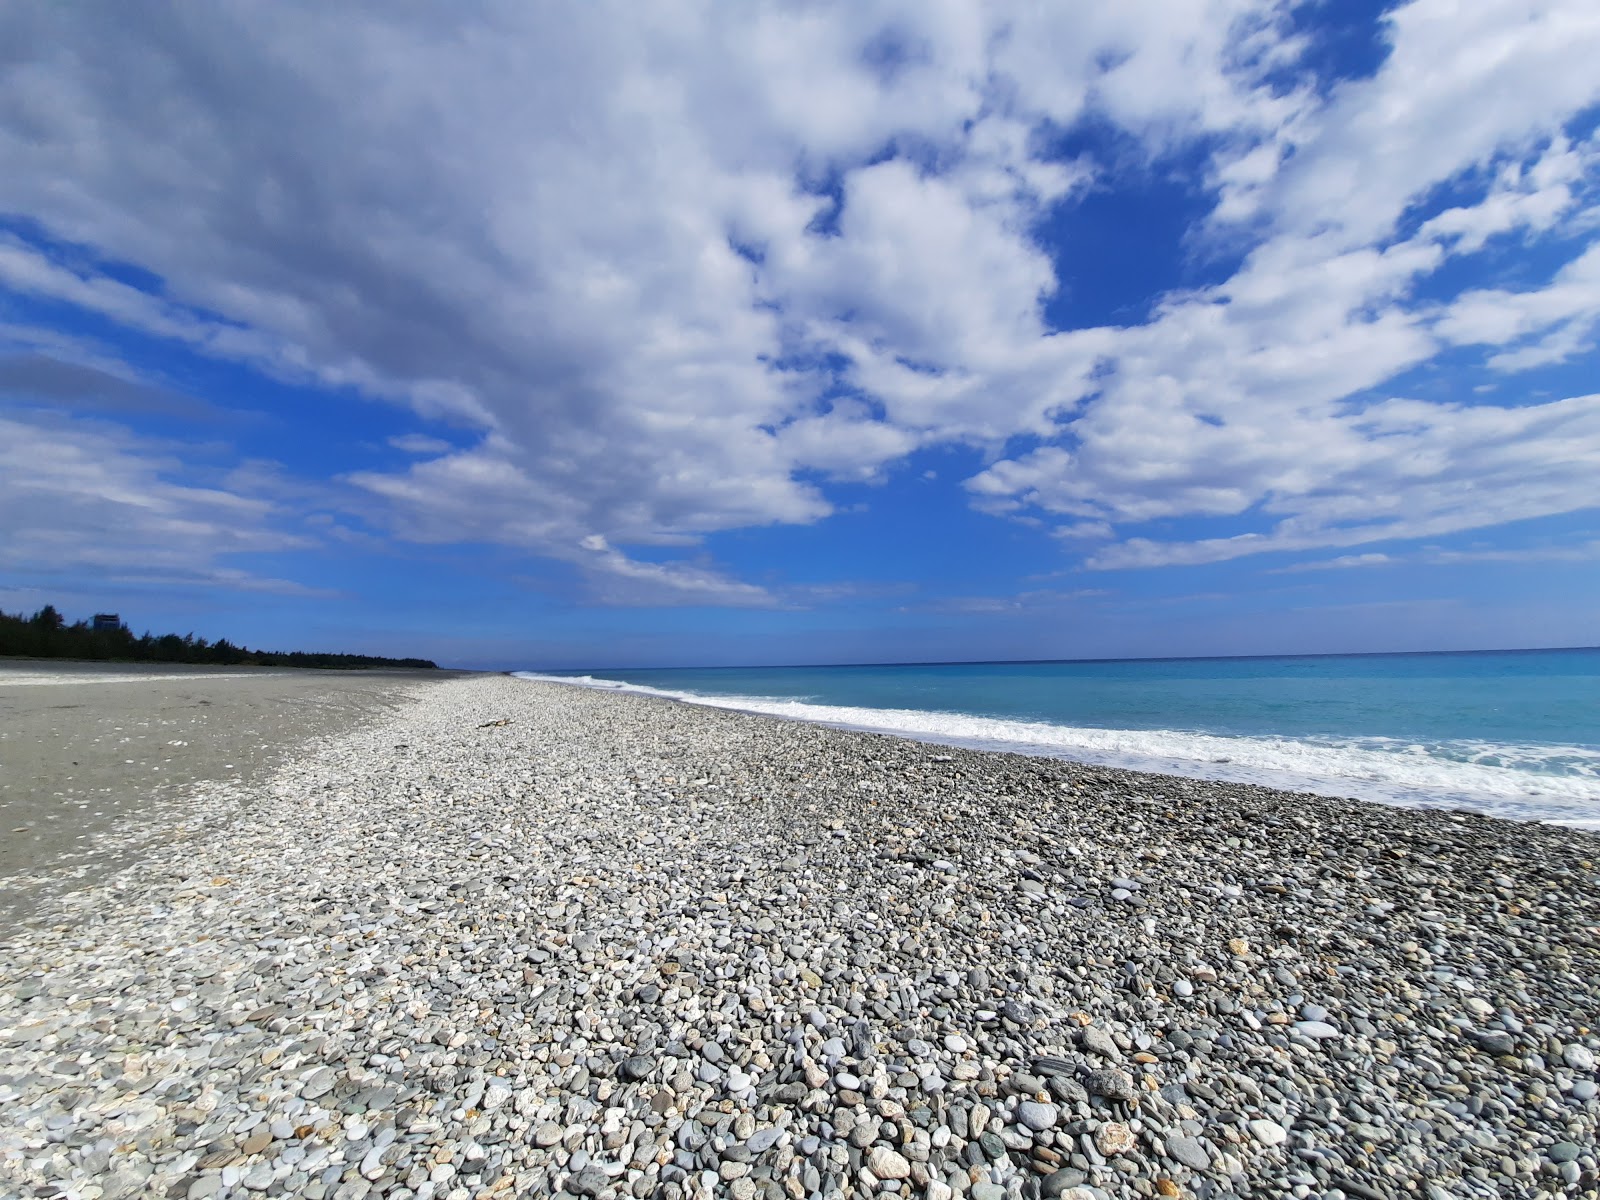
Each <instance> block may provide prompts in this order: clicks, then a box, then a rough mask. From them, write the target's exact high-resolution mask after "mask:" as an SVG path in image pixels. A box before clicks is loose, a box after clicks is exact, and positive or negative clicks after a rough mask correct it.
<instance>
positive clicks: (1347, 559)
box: [1273, 553, 1395, 575]
mask: <svg viewBox="0 0 1600 1200" xmlns="http://www.w3.org/2000/svg"><path fill="white" fill-rule="evenodd" d="M1394 562H1395V559H1393V558H1391V557H1390V556H1389V555H1387V554H1377V553H1370V554H1341V555H1340V556H1339V557H1338V558H1324V559H1319V560H1317V561H1314V562H1301V563H1294V564H1292V565H1290V566H1287V567H1276V568H1274V570H1273V573H1274V574H1276V575H1298V574H1301V573H1303V572H1306V571H1344V570H1348V569H1349V568H1351V567H1387V566H1390V565H1392V564H1393V563H1394Z"/></svg>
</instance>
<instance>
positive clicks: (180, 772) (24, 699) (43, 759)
mask: <svg viewBox="0 0 1600 1200" xmlns="http://www.w3.org/2000/svg"><path fill="white" fill-rule="evenodd" d="M464 674H466V673H465V672H456V671H408V670H397V671H389V670H384V671H304V670H301V671H297V670H285V669H277V668H248V667H233V668H227V667H214V668H205V667H185V666H178V665H172V664H164V663H149V664H130V663H73V662H50V661H39V660H25V659H7V660H3V661H0V936H3V935H4V934H5V933H6V932H7V931H8V930H9V929H11V928H14V927H15V926H16V925H17V924H19V923H20V922H23V921H26V920H28V919H29V918H30V917H31V916H32V915H33V914H34V912H35V911H36V909H37V907H38V905H39V902H40V901H41V900H42V899H43V898H45V897H47V896H50V895H56V894H59V893H61V892H63V891H68V890H71V889H73V888H75V887H79V886H83V885H84V884H87V883H93V882H95V880H96V879H97V878H98V877H99V876H100V875H102V874H104V873H106V872H109V871H111V870H113V869H114V868H116V867H117V866H120V865H123V864H125V863H126V862H127V860H128V859H129V857H130V856H131V855H133V854H136V853H137V852H138V850H139V848H140V847H142V846H147V845H149V844H151V843H152V842H155V841H166V840H170V839H171V838H172V837H173V836H175V835H176V834H179V833H180V831H182V830H183V822H184V816H185V813H184V808H183V805H182V804H181V803H179V801H180V800H181V797H182V795H183V793H184V792H185V790H186V789H188V788H191V787H194V786H196V785H199V784H207V785H211V786H213V787H231V788H236V789H238V790H239V792H240V794H241V797H242V796H243V795H245V794H246V788H247V787H248V785H250V784H252V783H256V782H259V781H262V780H264V779H265V778H267V777H268V775H269V774H270V771H271V769H272V768H273V767H275V766H276V765H278V764H279V763H281V762H282V761H283V759H284V756H285V755H286V754H288V753H289V752H290V751H292V750H294V749H295V748H296V747H298V746H300V745H302V744H304V743H305V742H306V741H308V740H310V739H312V738H319V737H322V736H329V735H333V734H336V733H339V732H341V731H343V730H345V729H348V728H350V727H351V726H352V725H354V724H356V723H357V722H360V721H362V720H363V719H366V718H368V717H370V716H373V715H376V714H377V713H379V712H382V711H387V710H392V709H394V708H396V707H398V706H400V705H402V704H404V703H405V697H406V695H407V694H408V693H409V692H411V691H413V690H414V689H415V688H416V687H417V686H418V685H420V684H424V683H428V682H434V681H442V680H445V679H452V678H459V677H460V676H462V675H464Z"/></svg>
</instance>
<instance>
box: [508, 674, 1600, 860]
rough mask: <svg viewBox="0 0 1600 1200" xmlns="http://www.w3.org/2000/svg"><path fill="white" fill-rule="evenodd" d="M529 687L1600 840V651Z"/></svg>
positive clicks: (571, 679)
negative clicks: (1583, 832)
mask: <svg viewBox="0 0 1600 1200" xmlns="http://www.w3.org/2000/svg"><path fill="white" fill-rule="evenodd" d="M519 674H524V675H526V676H527V677H529V678H543V679H560V680H562V681H563V682H567V683H573V684H579V685H582V686H588V687H604V688H616V689H625V690H629V691H639V692H647V693H651V694H655V695H663V696H669V697H672V698H675V699H678V700H684V701H688V702H692V703H698V704H708V705H715V706H718V707H725V708H736V709H743V710H747V711H750V712H760V713H770V714H773V715H777V716H783V717H791V718H795V719H799V720H805V721H817V722H822V723H825V724H829V725H839V726H845V727H848V728H853V729H870V730H877V731H881V732H886V733H895V734H900V735H903V736H908V737H914V738H920V739H922V740H925V741H932V742H941V743H946V744H952V745H962V746H975V747H979V748H983V749H996V750H1011V751H1016V752H1019V753H1024V754H1040V755H1051V756H1057V757H1062V758H1070V759H1075V760H1078V761H1081V762H1092V763H1102V764H1110V765H1115V766H1122V767H1132V768H1136V769H1139V770H1149V771H1162V772H1166V773H1169V774H1178V775H1189V776H1195V777H1200V778H1208V779H1229V780H1236V781H1243V782H1250V783H1263V784H1267V785H1269V786H1272V787H1279V788H1286V789H1292V790H1296V791H1309V792H1318V793H1322V794H1325V795H1336V796H1359V797H1362V798H1365V799H1371V800H1380V801H1384V802H1387V803H1392V804H1402V805H1429V806H1446V807H1462V808H1471V809H1475V810H1478V811H1481V812H1487V813H1492V814H1494V815H1497V816H1503V817H1510V818H1515V819H1524V820H1544V821H1555V822H1560V823H1562V824H1568V825H1578V826H1586V827H1589V828H1595V829H1600V649H1580V650H1514V651H1486V652H1479V653H1460V654H1372V655H1328V656H1323V655H1318V656H1304V657H1285V658H1209V659H1141V660H1130V661H1114V662H1112V661H1095V662H1028V663H1013V662H1006V663H941V664H916V665H905V666H835V667H737V668H734V667H727V668H706V669H696V670H683V669H672V670H665V669H663V670H629V671H604V672H596V673H593V674H581V673H577V672H570V673H567V672H563V673H537V672H519Z"/></svg>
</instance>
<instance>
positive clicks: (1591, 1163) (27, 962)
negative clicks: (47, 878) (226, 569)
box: [0, 676, 1600, 1200]
mask: <svg viewBox="0 0 1600 1200" xmlns="http://www.w3.org/2000/svg"><path fill="white" fill-rule="evenodd" d="M319 679H320V677H319ZM88 686H92V685H57V686H54V687H53V688H52V690H51V691H50V695H49V697H48V698H47V699H46V698H43V694H42V690H41V691H39V692H35V693H31V694H30V696H29V697H28V698H24V699H21V700H18V699H17V696H18V694H19V693H21V692H23V690H24V689H23V687H22V686H21V685H18V686H16V687H13V688H11V689H5V688H4V687H0V696H3V697H4V698H5V700H6V702H7V703H9V704H12V705H14V706H16V707H15V708H14V709H13V710H11V711H17V712H23V713H25V714H26V713H28V712H30V711H31V712H32V713H33V715H32V716H28V717H26V719H28V720H34V721H36V722H38V724H36V725H35V726H32V727H31V728H33V729H35V731H36V732H35V734H34V736H33V738H32V739H31V740H32V741H33V742H34V743H36V757H35V758H34V759H32V760H28V761H29V762H31V763H32V765H31V766H29V767H28V768H27V769H28V770H29V771H31V772H32V773H33V776H32V777H34V778H38V779H47V778H52V777H54V776H52V775H51V772H52V771H56V772H59V771H60V770H61V769H62V768H61V764H60V758H61V757H62V756H64V755H65V754H66V753H67V752H68V751H69V750H70V751H71V752H72V753H73V754H78V755H81V754H85V753H87V752H88V751H87V750H86V749H85V748H84V747H85V743H84V742H83V741H82V738H81V736H79V735H77V734H75V735H74V736H78V737H79V740H77V741H73V740H71V739H70V738H69V737H67V736H66V735H65V734H63V735H62V736H61V737H60V738H59V740H47V738H46V735H47V734H48V733H49V731H51V730H58V731H59V730H64V729H67V728H69V727H70V728H73V729H75V730H82V731H84V734H85V735H86V734H87V733H89V732H93V731H95V730H99V731H100V732H99V734H98V736H100V737H101V738H105V737H107V736H108V733H107V731H108V730H109V731H111V732H118V731H117V730H116V729H115V726H114V725H112V724H111V722H114V721H118V720H120V721H121V722H122V723H123V728H122V729H121V730H120V732H121V733H123V734H126V733H128V722H129V721H131V720H134V719H136V717H135V715H134V714H136V713H145V714H149V713H153V712H157V711H160V712H164V713H166V714H167V715H166V716H165V717H163V718H161V719H162V720H170V721H172V722H174V723H173V724H170V725H167V724H152V725H151V726H150V727H149V729H148V730H147V731H146V730H141V731H140V735H141V736H143V737H144V738H145V741H144V743H142V744H141V745H140V746H139V747H138V748H137V749H136V750H129V751H122V750H117V751H113V750H111V749H110V748H107V749H105V750H104V751H103V752H102V763H101V766H100V767H99V768H98V769H99V770H101V771H102V773H101V774H99V775H98V776H96V777H95V779H96V784H95V786H96V787H112V788H119V787H126V788H129V789H131V790H132V791H134V792H138V791H139V789H140V788H143V787H145V786H146V783H145V782H144V781H148V780H149V778H150V776H151V775H154V774H155V772H154V771H153V770H152V771H150V772H149V774H146V768H148V767H149V765H150V764H151V763H152V762H155V761H158V760H159V757H160V755H161V754H162V753H163V752H162V751H161V750H159V749H158V747H161V746H165V745H167V744H168V743H170V742H173V741H190V740H193V739H195V738H202V736H203V740H204V741H205V742H206V743H207V745H209V746H210V747H211V749H209V750H207V751H206V754H207V755H209V757H205V758H203V759H202V758H198V757H197V758H193V759H190V760H187V761H188V763H189V765H186V766H185V767H184V768H183V771H184V772H187V778H188V779H189V780H190V782H188V783H185V784H181V785H180V784H178V783H176V782H175V779H176V776H177V775H178V774H179V772H178V770H177V766H176V760H175V761H174V763H173V764H172V765H171V768H170V777H169V784H170V786H172V788H173V790H175V791H176V792H178V793H181V796H182V807H183V809H184V811H185V813H186V817H185V820H184V821H182V822H179V823H176V824H174V823H167V824H165V825H164V826H163V828H165V829H166V830H167V833H166V834H165V835H164V836H163V837H161V838H156V839H150V840H146V841H145V842H143V843H142V844H140V845H139V847H138V850H137V853H136V854H132V855H129V856H128V857H127V858H125V859H124V860H122V861H121V862H120V863H119V864H114V865H107V866H105V867H104V868H103V869H101V870H97V871H96V872H95V873H94V874H93V876H92V877H88V878H85V879H84V880H83V882H86V883H89V884H91V886H88V887H85V888H82V889H80V890H77V891H74V892H71V893H70V894H66V895H59V896H57V895H52V896H46V897H44V898H43V899H42V900H41V901H40V902H39V903H38V905H37V908H36V911H35V912H34V913H33V919H32V920H30V921H28V922H26V923H14V924H13V926H12V927H11V929H10V931H9V936H8V940H6V941H5V942H4V943H3V944H0V945H3V962H4V967H3V974H0V1193H4V1194H8V1195H10V1194H15V1195H41V1196H42V1195H72V1196H83V1197H96V1196H98V1197H103V1198H111V1197H125V1196H135V1195H158V1196H176V1197H187V1198H190V1200H207V1198H210V1197H243V1196H251V1195H274V1194H282V1195H303V1196H308V1197H312V1198H313V1200H315V1198H319V1197H338V1198H340V1200H361V1198H363V1197H369V1196H385V1197H392V1198H395V1200H410V1198H412V1197H416V1198H419V1200H434V1198H448V1200H468V1198H470V1197H476V1196H506V1197H510V1196H520V1195H527V1196H558V1197H582V1196H588V1197H600V1198H603V1200H608V1198H611V1197H623V1196H635V1197H646V1196H662V1197H669V1198H672V1200H680V1198H682V1197H689V1196H723V1195H728V1196H733V1197H737V1198H738V1200H753V1198H754V1197H758V1196H760V1197H772V1198H774V1200H776V1198H778V1197H788V1198H790V1200H811V1198H813V1197H815V1198H818V1200H822V1198H830V1200H831V1198H834V1197H847V1196H865V1195H876V1194H884V1195H894V1196H905V1197H911V1196H915V1197H926V1198H928V1200H952V1198H953V1197H955V1196H958V1195H961V1196H970V1197H973V1198H974V1200H1003V1198H1006V1197H1013V1198H1016V1197H1032V1196H1050V1197H1057V1196H1061V1197H1067V1198H1068V1200H1106V1198H1110V1197H1122V1196H1139V1197H1153V1196H1193V1197H1199V1198H1204V1200H1212V1198H1218V1200H1220V1198H1222V1197H1229V1196H1247V1195H1252V1196H1253V1195H1261V1196H1274V1197H1277V1196H1293V1197H1296V1198H1297V1200H1305V1198H1308V1197H1317V1198H1319V1200H1348V1198H1351V1197H1354V1198H1356V1200H1371V1198H1373V1197H1384V1198H1390V1197H1393V1198H1399V1197H1406V1198H1410V1197H1426V1198H1427V1200H1448V1198H1450V1197H1469V1196H1470V1197H1498V1196H1527V1197H1535V1196H1549V1197H1555V1196H1579V1195H1594V1194H1595V1189H1596V1187H1597V1183H1600V1159H1597V1156H1596V1146H1595V1129H1596V1124H1597V1120H1600V1099H1597V1090H1600V1076H1597V1068H1596V1054H1597V1053H1600V1034H1597V1032H1596V1030H1595V1028H1594V1027H1595V1026H1596V1025H1597V1024H1600V899H1597V896H1600V889H1597V883H1600V877H1597V872H1596V866H1597V863H1600V836H1596V835H1594V834H1590V833H1585V832H1581V831H1575V830H1569V829H1562V828H1557V827H1551V826H1539V825H1521V824H1512V823H1509V822H1503V821H1497V820H1494V819H1492V818H1486V817H1478V816H1473V815H1468V814H1462V813H1450V812H1438V811H1418V810H1401V809H1390V808H1383V807H1379V806H1376V805H1369V804H1363V803H1359V802H1356V801H1348V800H1337V799H1329V798H1321V797H1309V796H1294V795H1289V794H1285V793H1280V792H1274V791H1270V790H1268V789H1265V788H1260V787H1251V786H1248V785H1225V784H1214V783H1206V782H1200V781H1194V780H1185V779H1176V778H1170V777H1164V776H1155V775H1140V774H1134V773H1130V772H1123V771H1116V770H1111V769H1106V768H1098V767H1094V768H1091V767H1082V766H1078V765H1075V764H1072V763H1067V762H1059V761H1053V760H1042V759H1028V758H1021V757H1016V756H1010V755H994V754H984V753H980V752H975V751H963V750H955V749H946V748H942V747H937V746H929V745H925V744H921V743H916V742H910V741H903V740H899V739H895V738H887V737H880V736H876V735H871V734H861V733H853V732H847V731H840V730H834V729H827V728H823V727H818V726H811V725H804V724H798V723H793V722H784V721H779V720H774V719H771V718H766V717H757V716H750V715H746V714H741V713H736V712H731V711H721V710H709V709H701V708H694V707H690V706H687V705H682V704H675V703H671V702H667V701H663V700H659V699H655V698H652V697H646V696H638V695H622V694H616V693H611V692H600V691H584V690H580V689H575V688H570V687H562V686H559V685H554V684H540V683H530V682H524V681H519V680H513V679H508V678H503V677H495V676H479V677H474V678H468V679H459V680H449V681H443V682H438V683H431V684H426V685H423V684H419V683H416V682H410V681H400V680H395V681H391V682H387V683H385V684H383V685H382V686H378V685H374V684H372V683H371V682H366V683H361V682H358V681H349V682H345V681H340V680H336V679H330V680H326V681H321V682H319V683H318V684H316V685H315V686H316V687H320V688H321V689H323V690H321V691H315V690H306V691H300V692H296V691H295V690H294V689H295V688H297V687H304V688H307V689H311V688H312V687H313V685H311V684H300V683H291V682H286V681H281V680H279V679H277V678H276V677H263V678H259V679H251V680H245V681H239V680H227V679H221V678H217V679H213V680H200V679H192V678H187V677H186V678H184V679H182V680H172V681H168V680H160V681H145V682H142V683H141V682H133V681H130V682H126V683H123V684H117V685H112V684H106V685H104V686H95V687H94V690H93V692H92V693H90V692H89V691H88ZM117 688H126V689H129V690H128V691H127V692H126V693H125V695H126V699H125V700H116V701H112V700H110V699H108V697H111V696H114V695H119V694H122V693H118V692H117V691H116V689H117ZM230 688H232V689H233V691H232V692H231V693H229V691H228V689H230ZM133 689H139V690H137V691H135V690H133ZM80 693H81V694H82V695H84V696H85V697H86V700H85V701H84V703H85V704H86V706H87V708H88V709H89V711H88V712H82V711H79V712H78V713H77V715H76V716H74V715H73V714H72V710H56V709H46V708H45V707H44V706H45V705H46V704H51V705H53V704H56V703H58V702H59V703H62V704H70V703H73V702H74V700H73V697H74V695H76V694H80ZM230 694H231V696H232V700H231V701H230V700H228V699H227V696H228V695H230ZM89 697H92V698H89ZM152 698H154V699H156V700H158V701H159V704H156V703H152ZM202 698H205V699H211V700H212V701H213V703H212V704H211V705H210V706H206V707H208V708H209V709H210V710H212V711H211V712H210V713H209V714H208V716H207V717H206V720H205V721H204V723H203V724H197V723H196V722H198V720H199V718H198V717H194V716H190V715H185V714H189V713H191V712H192V709H191V708H188V707H185V705H192V706H198V705H199V700H200V699H202ZM228 703H232V704H233V705H234V706H235V707H234V708H233V709H232V710H231V711H232V715H231V716H229V717H228V720H227V722H226V723H224V722H222V721H221V720H220V717H221V713H220V712H218V711H216V710H218V709H220V708H221V707H222V706H223V705H225V704H228ZM116 704H122V705H124V707H123V708H121V709H118V708H115V707H107V706H108V705H116ZM160 705H166V706H167V707H165V708H161V707H160ZM46 714H49V715H46ZM119 714H120V715H119ZM9 719H10V718H9V717H8V720H9ZM151 719H152V720H154V718H151ZM185 722H187V724H184V723H185ZM273 722H277V723H276V724H274V723H273ZM224 724H226V725H227V728H226V729H225V728H224ZM246 725H248V726H250V729H251V731H250V732H249V733H245V732H243V731H242V727H243V726H246ZM16 728H17V727H16V726H15V725H13V726H11V727H10V731H11V732H12V733H13V734H15V732H16ZM228 739H232V741H231V742H230V741H229V740H228ZM14 740H15V738H14V737H13V738H12V739H8V741H7V742H6V743H3V744H0V745H3V746H4V747H5V748H6V749H5V753H6V754H8V755H11V754H13V753H14V752H13V751H12V750H11V749H10V747H11V745H12V742H13V741H14ZM252 742H253V743H254V744H256V745H257V746H258V747H260V748H261V754H260V756H259V757H258V758H257V759H256V760H255V763H256V765H255V766H253V767H247V768H241V759H243V758H244V757H245V756H244V755H243V754H242V753H240V752H239V750H238V748H239V747H242V746H244V745H245V744H246V743H252ZM89 744H93V743H89ZM121 744H122V743H120V742H119V743H117V745H119V746H120V745H121ZM268 746H276V751H274V752H269V751H268V750H267V749H266V747H268ZM286 748H287V752H286ZM117 754H120V755H121V757H122V758H123V759H134V760H135V761H134V763H133V764H131V765H130V764H128V763H126V762H123V763H122V764H120V765H121V766H122V767H125V768H127V770H126V771H125V772H122V773H120V774H119V773H118V771H117V770H116V766H117V764H116V763H115V762H113V761H112V760H113V759H114V758H115V757H116V755H117ZM4 761H5V763H6V766H7V769H8V771H9V770H12V769H13V768H12V762H13V761H14V759H13V758H6V759H5V760H4ZM69 761H71V760H70V759H69ZM76 761H78V762H80V763H82V762H84V761H87V760H86V759H85V758H83V757H78V758H77V759H76ZM219 763H220V764H222V765H221V766H220V767H219V766H218V764H219ZM228 763H232V764H233V767H231V768H230V767H227V766H226V764H228ZM134 767H139V768H140V770H139V771H137V772H135V771H134V769H133V768H134ZM230 770H241V771H245V770H247V771H248V773H241V774H240V775H239V777H238V778H234V777H233V776H230V775H227V774H225V773H223V772H226V771H230ZM223 785H226V786H223ZM74 794H76V795H79V796H87V795H89V794H90V791H89V790H88V789H87V786H86V787H85V789H84V790H82V791H80V792H77V793H74ZM30 803H35V802H32V801H30ZM141 803H143V801H140V800H138V799H130V800H128V801H126V804H125V807H123V808H121V809H118V810H116V811H114V812H113V811H111V810H109V809H107V810H104V813H105V815H104V819H105V820H106V821H107V822H110V823H112V824H116V823H117V821H118V820H119V819H120V818H119V814H120V817H122V818H125V817H132V818H134V819H135V820H137V818H138V817H139V816H140V815H141V814H140V809H139V805H140V804H141ZM8 811H10V810H8ZM33 811H38V810H33ZM7 823H8V826H9V825H21V824H23V823H24V822H23V821H22V820H16V819H13V818H12V817H9V816H8V817H7Z"/></svg>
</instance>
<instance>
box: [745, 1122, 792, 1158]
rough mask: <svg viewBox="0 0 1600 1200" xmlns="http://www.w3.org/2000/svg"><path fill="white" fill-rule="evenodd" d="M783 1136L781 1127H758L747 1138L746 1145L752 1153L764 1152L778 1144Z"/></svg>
mask: <svg viewBox="0 0 1600 1200" xmlns="http://www.w3.org/2000/svg"><path fill="white" fill-rule="evenodd" d="M781 1137H783V1130H781V1129H771V1128H769V1129H758V1130H756V1131H755V1132H754V1133H752V1134H751V1135H750V1136H749V1138H747V1139H746V1140H745V1143H744V1144H745V1146H746V1148H747V1149H748V1150H749V1151H750V1153H751V1154H763V1153H765V1152H766V1151H768V1150H771V1149H772V1148H773V1147H774V1146H776V1145H777V1144H778V1139H780V1138H781Z"/></svg>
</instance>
